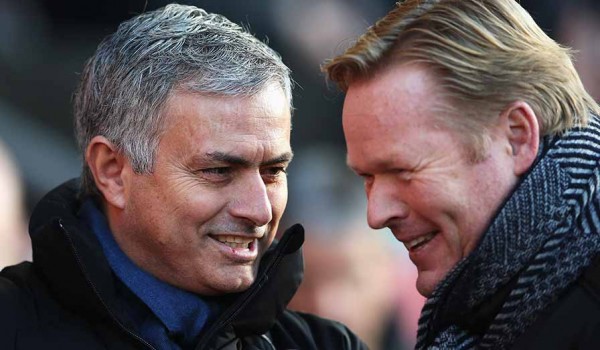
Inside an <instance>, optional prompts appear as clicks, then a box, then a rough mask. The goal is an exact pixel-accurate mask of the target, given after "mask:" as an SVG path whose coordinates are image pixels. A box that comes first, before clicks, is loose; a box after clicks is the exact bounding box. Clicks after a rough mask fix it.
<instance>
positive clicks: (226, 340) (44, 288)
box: [0, 181, 366, 350]
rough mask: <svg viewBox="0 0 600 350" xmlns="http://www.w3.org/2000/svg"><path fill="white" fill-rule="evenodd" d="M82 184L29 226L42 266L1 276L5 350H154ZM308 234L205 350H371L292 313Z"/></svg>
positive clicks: (45, 207) (267, 270)
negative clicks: (84, 218) (93, 224)
mask: <svg viewBox="0 0 600 350" xmlns="http://www.w3.org/2000/svg"><path fill="white" fill-rule="evenodd" d="M77 188H78V186H77V182H76V181H71V182H68V183H66V184H64V185H62V186H60V187H59V188H57V189H55V190H53V191H52V192H50V193H49V194H48V195H47V196H46V197H44V199H43V200H42V201H41V202H40V204H38V206H37V207H36V209H35V211H34V214H33V215H32V219H31V222H30V233H31V238H32V244H33V260H34V263H28V262H26V263H22V264H19V265H16V266H12V267H9V268H6V269H4V270H3V271H2V272H1V273H0V310H1V311H0V329H1V332H0V349H3V350H10V349H84V350H94V349H153V347H152V346H151V345H150V344H149V343H148V342H147V341H145V340H144V339H142V338H141V337H140V336H139V335H137V331H136V329H135V326H134V325H133V324H131V322H128V321H127V320H128V318H127V315H124V314H123V313H124V312H123V308H122V307H120V306H119V302H120V299H118V298H117V297H116V283H115V277H114V276H113V274H112V271H111V269H110V267H109V265H108V263H107V261H106V258H105V257H104V255H103V253H102V248H101V246H100V244H99V242H98V241H97V239H96V237H95V236H94V234H93V233H92V232H91V231H90V229H89V227H88V226H87V225H86V224H85V223H83V222H81V221H80V220H79V219H78V218H77V216H76V213H77V210H78V208H79V202H78V200H77V199H76V198H77V196H76V193H77ZM303 241H304V232H303V229H302V227H301V226H300V225H296V226H293V227H292V228H291V229H290V230H288V232H286V234H285V235H284V236H283V237H282V239H281V240H280V242H279V243H278V244H277V245H276V246H274V247H273V248H272V249H270V251H269V252H268V253H267V254H265V256H264V257H263V260H262V261H261V265H260V271H259V275H258V277H257V279H256V282H255V283H254V284H253V285H252V286H251V287H250V288H249V289H248V290H247V291H245V292H243V293H239V294H236V295H230V296H227V297H223V298H221V299H222V300H220V302H221V303H223V304H224V305H226V308H225V309H224V311H223V312H222V313H221V314H220V315H219V316H218V318H217V319H216V320H215V321H214V322H212V323H211V324H209V325H207V326H206V327H205V329H204V330H203V333H202V335H201V337H200V340H199V343H198V345H197V346H196V349H240V348H241V349H366V346H365V345H364V344H363V343H362V342H361V341H360V340H359V339H358V338H357V337H356V336H355V335H354V334H353V333H352V332H350V331H349V330H348V329H347V328H346V327H345V326H343V325H341V324H340V323H337V322H334V321H329V320H324V319H322V318H319V317H316V316H312V315H307V314H302V313H298V312H293V311H289V310H286V309H285V308H286V305H287V303H288V302H289V300H290V299H291V298H292V296H293V295H294V293H295V292H296V289H297V287H298V286H299V284H300V282H301V280H302V274H303V272H302V253H301V249H300V247H301V245H302V243H303Z"/></svg>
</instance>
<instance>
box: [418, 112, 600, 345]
mask: <svg viewBox="0 0 600 350" xmlns="http://www.w3.org/2000/svg"><path fill="white" fill-rule="evenodd" d="M542 141H543V142H542V143H541V147H540V148H541V149H540V152H539V155H538V158H537V163H536V164H535V165H534V166H533V167H532V169H531V170H530V171H529V173H528V174H526V175H525V176H523V178H522V180H521V182H520V184H519V185H518V186H517V188H516V190H515V192H514V193H513V194H512V195H511V196H510V197H509V198H508V199H507V201H506V202H505V203H504V205H503V206H502V208H501V209H500V211H499V212H498V213H497V215H496V216H495V219H494V220H493V222H492V223H491V225H490V227H489V229H488V230H487V232H486V233H485V235H484V236H483V238H482V240H481V242H480V243H479V245H478V247H477V248H476V249H475V250H474V251H473V252H472V253H471V254H470V255H469V256H468V257H467V258H465V259H464V260H462V261H461V262H460V263H459V264H458V265H457V266H456V267H455V268H454V269H453V270H452V271H451V272H450V273H449V274H448V276H447V277H446V278H445V279H444V280H443V281H442V282H441V283H440V284H439V285H438V286H437V288H436V290H435V291H434V293H433V295H432V296H431V298H429V299H428V300H427V302H426V304H425V306H424V307H423V310H422V312H421V318H420V320H419V331H418V336H417V346H416V348H417V349H474V348H478V349H479V348H480V349H506V348H508V347H510V346H511V345H512V344H513V342H514V341H515V340H516V339H517V337H518V336H519V335H521V334H522V333H523V331H524V330H525V329H526V328H527V326H529V325H531V323H532V322H533V321H534V320H535V319H536V318H537V317H538V316H539V314H540V312H541V311H542V310H544V309H545V308H546V307H548V306H549V305H550V304H552V303H553V302H554V301H556V300H557V298H558V297H559V296H560V294H561V292H563V291H565V289H566V288H567V287H569V286H570V285H571V284H572V283H574V282H575V281H576V279H577V278H578V277H579V276H580V275H581V274H582V272H583V271H584V269H585V268H586V267H587V266H588V265H590V263H591V261H592V259H593V258H594V256H595V255H596V254H598V252H600V211H599V209H600V196H599V195H598V192H597V187H598V186H600V169H599V166H598V163H599V160H600V121H599V120H598V119H597V118H596V117H592V118H590V122H589V125H588V126H587V127H585V128H577V129H572V130H571V131H569V132H567V133H565V134H564V135H563V136H561V137H558V136H555V137H546V138H544V139H543V140H542ZM498 295H502V298H500V301H499V302H498V303H497V305H494V303H493V302H492V303H490V301H491V300H497V299H498V298H497V296H498ZM481 308H488V309H489V308H492V310H493V312H492V313H491V314H492V315H495V317H492V318H491V319H490V320H489V321H491V322H490V323H489V327H488V324H485V325H484V328H482V329H480V330H476V328H477V327H476V326H477V325H472V326H475V327H470V326H468V325H467V323H468V322H472V321H473V320H472V317H471V315H472V314H474V313H476V311H477V310H479V309H481ZM488 313H489V312H488ZM474 329H475V330H474Z"/></svg>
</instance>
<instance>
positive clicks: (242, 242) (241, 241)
mask: <svg viewBox="0 0 600 350" xmlns="http://www.w3.org/2000/svg"><path fill="white" fill-rule="evenodd" d="M215 239H216V240H217V241H219V242H221V243H223V244H225V245H228V246H229V247H231V248H248V246H249V245H250V243H252V241H254V238H244V237H240V236H216V237H215Z"/></svg>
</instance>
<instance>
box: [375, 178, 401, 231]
mask: <svg viewBox="0 0 600 350" xmlns="http://www.w3.org/2000/svg"><path fill="white" fill-rule="evenodd" d="M367 201H368V203H367V221H368V223H369V226H370V227H371V228H373V229H380V228H384V227H387V226H389V225H390V224H391V222H392V221H393V220H398V219H404V218H406V217H408V214H409V212H410V208H409V206H408V204H407V203H406V202H404V201H403V200H402V193H401V189H400V188H399V186H398V184H396V183H395V182H394V180H393V179H377V178H376V179H374V181H373V183H372V184H371V187H370V189H368V190H367Z"/></svg>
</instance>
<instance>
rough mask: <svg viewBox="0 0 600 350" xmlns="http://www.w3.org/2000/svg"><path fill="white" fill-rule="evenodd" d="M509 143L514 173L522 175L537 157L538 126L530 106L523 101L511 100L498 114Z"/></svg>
mask: <svg viewBox="0 0 600 350" xmlns="http://www.w3.org/2000/svg"><path fill="white" fill-rule="evenodd" d="M500 118H501V120H503V121H504V122H505V131H506V136H507V138H508V142H509V143H510V147H511V151H512V157H513V161H514V171H515V175H517V176H520V175H523V174H524V173H525V172H526V171H527V170H529V168H530V167H531V165H532V164H533V162H534V161H535V159H536V157H537V152H538V148H539V145H540V127H539V123H538V119H537V117H536V115H535V113H534V112H533V109H531V106H529V104H527V103H526V102H523V101H517V102H513V103H511V104H510V105H508V107H507V108H506V109H504V111H503V112H502V113H501V114H500Z"/></svg>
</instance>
